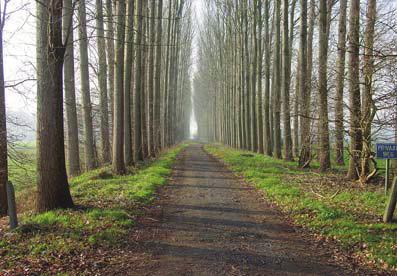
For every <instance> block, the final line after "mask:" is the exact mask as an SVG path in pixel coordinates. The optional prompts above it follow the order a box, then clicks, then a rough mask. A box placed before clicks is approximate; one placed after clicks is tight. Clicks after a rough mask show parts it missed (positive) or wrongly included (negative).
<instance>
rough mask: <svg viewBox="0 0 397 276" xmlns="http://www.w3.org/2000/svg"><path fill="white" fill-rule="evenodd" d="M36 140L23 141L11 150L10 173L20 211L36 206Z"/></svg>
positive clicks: (9, 159)
mask: <svg viewBox="0 0 397 276" xmlns="http://www.w3.org/2000/svg"><path fill="white" fill-rule="evenodd" d="M35 146H36V145H35V142H23V143H22V142H21V143H18V144H16V145H14V146H12V147H11V148H10V150H9V158H8V174H9V179H10V181H11V182H12V183H13V184H14V187H15V191H16V197H17V205H18V211H19V212H23V211H28V210H31V209H32V207H33V206H34V200H35V196H34V194H35V192H36V191H35V189H36V148H35Z"/></svg>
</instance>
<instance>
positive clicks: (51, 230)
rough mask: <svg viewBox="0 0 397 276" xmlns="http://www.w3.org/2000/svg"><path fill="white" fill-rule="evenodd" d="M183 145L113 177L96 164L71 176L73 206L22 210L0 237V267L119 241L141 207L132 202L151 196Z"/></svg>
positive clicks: (165, 175)
mask: <svg viewBox="0 0 397 276" xmlns="http://www.w3.org/2000/svg"><path fill="white" fill-rule="evenodd" d="M184 147H186V144H182V145H179V146H178V147H175V148H173V149H171V150H169V151H167V152H165V153H164V154H162V155H161V157H160V158H159V159H157V160H155V161H153V162H151V163H149V164H142V165H141V167H139V168H138V169H135V172H134V173H133V174H129V175H125V176H116V175H112V173H111V170H110V168H101V169H97V170H94V171H90V172H87V173H85V174H83V175H81V176H78V177H76V178H73V179H71V180H70V187H71V192H72V196H73V199H74V201H75V204H76V206H78V208H75V209H68V210H55V211H50V212H45V213H42V214H32V213H30V214H29V213H26V214H23V215H22V216H21V217H20V219H21V224H22V226H20V227H19V228H17V229H16V230H15V231H13V233H12V235H3V236H2V237H0V255H1V256H2V259H1V260H0V267H3V268H7V267H12V266H13V265H15V264H18V263H20V262H21V261H23V260H27V259H29V260H37V259H45V260H46V261H47V262H50V263H51V261H54V260H55V259H57V258H58V257H59V256H62V255H64V254H77V253H78V252H83V251H84V250H90V248H92V247H96V246H110V247H111V246H115V245H120V244H122V243H123V241H124V238H125V237H126V235H127V234H128V231H129V229H130V228H131V226H132V225H133V224H134V217H135V216H136V215H137V214H138V213H139V212H140V211H139V208H137V207H139V206H141V205H142V204H147V203H150V202H151V201H152V200H153V196H154V192H155V191H156V189H157V188H158V187H159V186H161V185H164V184H165V183H166V181H167V177H168V176H169V175H170V174H171V165H172V164H173V163H174V161H175V159H176V156H177V154H178V153H179V152H181V151H182V149H183V148H184ZM33 262H34V261H33Z"/></svg>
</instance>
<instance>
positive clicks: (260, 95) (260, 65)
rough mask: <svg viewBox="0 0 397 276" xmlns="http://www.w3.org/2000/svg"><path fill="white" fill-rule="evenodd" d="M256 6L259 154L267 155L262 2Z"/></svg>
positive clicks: (258, 2)
mask: <svg viewBox="0 0 397 276" xmlns="http://www.w3.org/2000/svg"><path fill="white" fill-rule="evenodd" d="M255 2H256V5H255V7H254V9H257V10H258V12H257V14H258V36H257V37H256V38H255V39H256V40H257V43H258V54H257V59H258V61H257V64H258V89H257V94H258V97H257V99H258V104H257V106H258V110H257V115H258V122H257V128H258V152H259V153H265V151H264V147H263V123H264V122H263V100H262V99H263V93H262V73H263V53H262V27H263V25H262V24H263V23H262V1H257V0H256V1H255Z"/></svg>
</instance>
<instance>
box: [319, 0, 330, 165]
mask: <svg viewBox="0 0 397 276" xmlns="http://www.w3.org/2000/svg"><path fill="white" fill-rule="evenodd" d="M327 15H328V12H327V0H320V21H319V23H320V26H319V73H318V75H319V76H318V80H319V91H318V94H319V98H320V121H319V123H320V126H319V129H320V151H319V152H320V156H319V157H320V171H322V172H324V171H326V170H328V169H330V168H331V160H330V149H329V129H328V85H327V83H328V82H327V61H328V36H327V33H328V31H327V25H328V24H327Z"/></svg>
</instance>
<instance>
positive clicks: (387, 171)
mask: <svg viewBox="0 0 397 276" xmlns="http://www.w3.org/2000/svg"><path fill="white" fill-rule="evenodd" d="M389 167H390V159H386V173H385V195H387V190H388V189H389Z"/></svg>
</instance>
